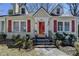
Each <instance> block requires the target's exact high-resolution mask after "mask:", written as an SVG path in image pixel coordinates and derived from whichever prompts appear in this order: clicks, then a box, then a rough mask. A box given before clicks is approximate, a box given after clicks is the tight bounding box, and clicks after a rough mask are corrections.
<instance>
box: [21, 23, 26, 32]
mask: <svg viewBox="0 0 79 59" xmlns="http://www.w3.org/2000/svg"><path fill="white" fill-rule="evenodd" d="M21 32H26V22H21Z"/></svg>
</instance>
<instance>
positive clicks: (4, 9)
mask: <svg viewBox="0 0 79 59" xmlns="http://www.w3.org/2000/svg"><path fill="white" fill-rule="evenodd" d="M10 8H12V5H11V4H10V3H4V4H1V3H0V15H7V14H8V10H9V9H10Z"/></svg>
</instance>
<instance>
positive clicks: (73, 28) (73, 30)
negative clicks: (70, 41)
mask: <svg viewBox="0 0 79 59" xmlns="http://www.w3.org/2000/svg"><path fill="white" fill-rule="evenodd" d="M71 27H72V28H71V29H72V32H75V20H72V26H71Z"/></svg>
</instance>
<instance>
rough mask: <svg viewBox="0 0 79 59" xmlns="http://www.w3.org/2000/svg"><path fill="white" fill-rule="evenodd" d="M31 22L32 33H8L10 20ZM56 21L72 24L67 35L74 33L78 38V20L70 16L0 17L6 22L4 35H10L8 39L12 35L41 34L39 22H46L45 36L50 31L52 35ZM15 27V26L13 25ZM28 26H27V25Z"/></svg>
mask: <svg viewBox="0 0 79 59" xmlns="http://www.w3.org/2000/svg"><path fill="white" fill-rule="evenodd" d="M28 19H29V20H31V32H27V31H26V32H13V30H12V32H8V20H12V22H13V21H26V22H27V20H28ZM54 20H57V21H62V22H65V21H67V22H70V31H68V32H66V31H64V32H66V33H73V34H75V35H76V36H78V20H77V18H76V17H70V16H59V17H57V16H53V17H52V16H51V17H32V16H26V15H23V16H6V17H0V21H5V26H4V27H5V28H4V29H5V30H4V33H6V34H7V35H8V38H11V36H12V35H17V34H20V35H21V36H25V35H26V34H27V33H28V34H30V35H31V37H33V36H34V33H35V30H36V31H37V33H38V32H39V26H38V24H39V21H44V22H45V34H46V35H47V34H48V31H49V30H50V31H51V32H52V33H55V32H54ZM72 20H75V32H72V31H71V30H72V28H71V26H72V24H71V22H72ZM12 26H13V25H12ZM26 26H27V25H26Z"/></svg>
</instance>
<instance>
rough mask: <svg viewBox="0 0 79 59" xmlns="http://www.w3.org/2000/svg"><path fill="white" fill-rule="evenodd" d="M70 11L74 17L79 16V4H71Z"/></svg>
mask: <svg viewBox="0 0 79 59" xmlns="http://www.w3.org/2000/svg"><path fill="white" fill-rule="evenodd" d="M68 5H69V10H70V12H71V14H72V15H73V16H78V14H79V4H78V3H69V4H68Z"/></svg>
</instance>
